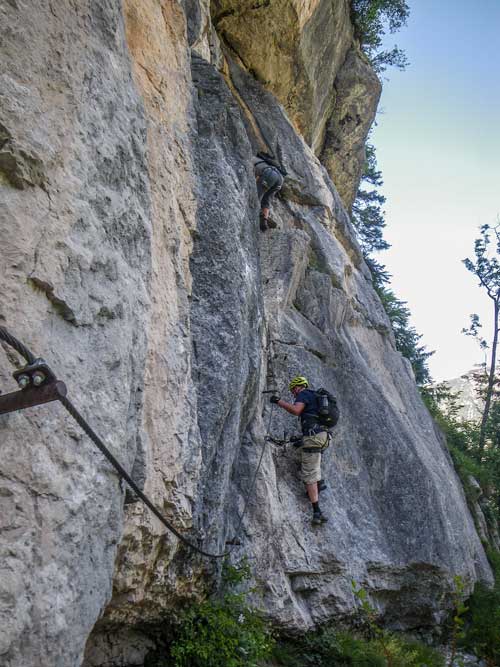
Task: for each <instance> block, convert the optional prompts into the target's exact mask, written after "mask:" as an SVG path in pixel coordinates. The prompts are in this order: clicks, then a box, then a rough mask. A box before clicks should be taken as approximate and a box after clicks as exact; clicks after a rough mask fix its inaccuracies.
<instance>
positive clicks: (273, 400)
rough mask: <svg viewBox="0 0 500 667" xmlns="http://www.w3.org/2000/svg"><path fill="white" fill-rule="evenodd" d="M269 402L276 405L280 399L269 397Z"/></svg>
mask: <svg viewBox="0 0 500 667" xmlns="http://www.w3.org/2000/svg"><path fill="white" fill-rule="evenodd" d="M269 400H270V401H271V403H277V402H278V401H279V400H280V397H279V396H271V398H270V399H269Z"/></svg>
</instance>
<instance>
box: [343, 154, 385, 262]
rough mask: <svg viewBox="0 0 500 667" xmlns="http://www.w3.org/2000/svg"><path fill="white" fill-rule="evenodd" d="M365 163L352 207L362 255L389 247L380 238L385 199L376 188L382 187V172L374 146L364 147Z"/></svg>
mask: <svg viewBox="0 0 500 667" xmlns="http://www.w3.org/2000/svg"><path fill="white" fill-rule="evenodd" d="M365 150H366V162H365V168H364V172H363V177H362V179H361V183H360V186H359V189H358V192H357V194H356V199H355V200H354V203H353V205H352V222H353V224H354V227H355V228H356V231H357V235H358V240H359V243H360V245H361V250H362V251H363V254H364V255H369V254H370V253H372V252H376V251H379V250H387V249H388V248H390V245H389V244H388V243H387V241H385V239H384V238H383V236H382V230H383V229H384V227H385V220H384V215H385V213H384V211H383V210H382V206H383V205H384V204H385V197H384V196H383V195H381V194H380V192H379V191H378V190H377V188H379V187H381V186H382V185H383V181H382V172H381V171H379V170H378V169H377V157H376V153H375V146H373V145H372V144H367V145H366V149H365Z"/></svg>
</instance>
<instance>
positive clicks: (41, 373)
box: [0, 326, 229, 558]
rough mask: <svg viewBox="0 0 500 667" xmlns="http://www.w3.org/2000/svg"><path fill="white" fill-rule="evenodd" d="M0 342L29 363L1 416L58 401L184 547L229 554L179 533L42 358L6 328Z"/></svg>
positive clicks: (1, 402) (2, 402) (0, 407)
mask: <svg viewBox="0 0 500 667" xmlns="http://www.w3.org/2000/svg"><path fill="white" fill-rule="evenodd" d="M0 340H3V341H4V342H5V343H7V345H10V347H12V348H14V350H16V352H18V353H19V354H20V355H21V356H22V357H24V359H26V361H27V362H28V365H27V366H24V367H23V368H21V369H19V370H17V371H15V372H14V373H13V377H14V378H15V379H16V381H17V383H18V385H19V387H20V389H19V391H16V392H13V393H11V394H5V395H1V394H0V415H2V414H7V413H9V412H14V411H17V410H24V409H25V408H29V407H33V406H35V405H42V404H44V403H48V402H50V401H59V402H60V403H62V405H63V406H64V407H65V408H66V410H67V411H68V412H69V414H70V415H71V416H72V417H73V419H74V420H75V421H76V422H77V423H78V425H79V426H80V427H81V428H82V429H83V430H84V431H85V433H86V434H87V435H88V436H89V438H90V439H91V440H92V441H93V442H94V444H95V445H96V446H97V448H98V449H99V450H100V451H101V452H102V454H104V456H105V457H106V458H107V459H108V461H109V462H110V463H111V465H112V466H113V467H114V469H115V470H116V471H117V473H118V475H119V477H120V481H121V480H123V481H125V482H126V483H127V484H128V486H129V487H130V488H131V489H132V491H133V492H134V493H135V494H136V495H137V496H138V498H140V499H141V500H142V502H143V503H144V504H145V505H146V507H148V508H149V509H150V510H151V512H153V514H154V515H155V516H156V517H157V518H158V519H159V520H160V521H161V523H162V524H163V525H164V526H165V527H166V528H167V529H168V530H169V531H170V532H171V533H173V534H174V535H175V536H176V537H177V538H178V539H179V540H180V541H181V542H182V543H183V544H185V545H186V546H187V547H189V548H190V549H193V550H194V551H197V552H198V553H199V554H201V555H202V556H207V557H208V558H224V557H226V556H228V555H229V552H228V551H225V552H223V553H219V554H214V553H210V552H208V551H204V550H203V549H200V548H199V547H197V546H196V545H195V544H193V543H192V542H190V541H189V540H187V539H186V538H185V537H184V536H183V535H182V534H181V533H179V531H178V530H177V529H176V528H175V527H174V526H173V525H172V524H171V523H170V521H169V520H168V519H166V518H165V517H164V516H163V515H162V514H161V512H159V510H158V509H156V507H155V506H154V505H153V503H152V502H151V500H150V499H149V498H148V497H147V496H146V495H145V494H144V493H143V492H142V491H141V489H140V488H139V487H138V486H137V484H136V483H135V482H134V480H133V479H132V478H131V477H130V475H129V474H128V473H127V471H126V470H125V469H124V468H123V466H122V465H121V464H120V463H119V462H118V461H117V460H116V458H115V457H114V456H113V454H112V453H111V452H110V451H109V449H108V448H107V447H106V445H105V444H104V442H103V441H102V440H101V438H100V437H99V436H98V435H97V433H95V431H94V430H93V429H92V428H91V426H90V425H89V424H88V422H87V421H86V420H85V419H84V417H83V416H82V415H81V414H80V413H79V412H78V410H77V409H76V407H75V406H74V405H73V403H72V402H71V401H70V400H69V399H68V398H67V396H66V394H67V390H66V385H65V384H64V382H61V381H60V380H58V379H57V378H56V376H55V374H54V373H53V372H52V371H51V370H50V368H49V366H48V365H47V364H46V363H45V361H44V360H43V359H37V358H35V356H34V354H32V352H30V350H28V348H27V347H26V346H25V345H23V344H22V343H21V342H20V341H19V340H17V338H15V337H14V336H12V335H11V334H10V333H9V332H8V331H7V329H5V327H2V326H0Z"/></svg>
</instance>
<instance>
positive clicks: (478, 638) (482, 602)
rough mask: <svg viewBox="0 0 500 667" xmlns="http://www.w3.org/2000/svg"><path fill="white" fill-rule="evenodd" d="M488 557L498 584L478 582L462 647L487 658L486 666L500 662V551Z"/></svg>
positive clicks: (467, 618)
mask: <svg viewBox="0 0 500 667" xmlns="http://www.w3.org/2000/svg"><path fill="white" fill-rule="evenodd" d="M488 558H489V560H490V563H491V565H492V568H493V570H494V573H495V586H494V588H493V589H489V588H487V587H486V586H484V585H483V584H481V583H478V584H476V587H475V589H474V593H473V594H472V596H471V597H470V598H469V600H468V602H467V605H468V609H469V613H468V616H467V617H466V625H465V632H464V638H463V639H462V641H461V644H462V646H463V647H464V648H465V649H466V650H468V651H471V652H472V653H474V655H476V656H477V657H478V658H481V659H482V660H484V661H485V663H486V665H487V667H497V666H498V665H500V553H499V552H498V551H493V550H489V551H488Z"/></svg>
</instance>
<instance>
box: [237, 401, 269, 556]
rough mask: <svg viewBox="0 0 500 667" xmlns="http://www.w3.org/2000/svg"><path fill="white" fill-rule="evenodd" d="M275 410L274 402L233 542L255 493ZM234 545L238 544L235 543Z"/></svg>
mask: <svg viewBox="0 0 500 667" xmlns="http://www.w3.org/2000/svg"><path fill="white" fill-rule="evenodd" d="M273 410H274V403H272V404H271V411H270V413H269V422H268V424H267V434H266V437H265V438H264V442H263V444H262V449H261V452H260V458H259V462H258V464H257V468H256V469H255V473H254V476H253V479H252V483H251V484H250V491H249V492H248V493H247V497H246V500H245V505H244V506H243V512H242V513H241V516H240V518H239V521H238V525H237V526H236V530H235V531H234V537H233V538H232V539H231V542H234V541H235V540H236V538H237V537H238V535H239V532H240V528H241V524H242V523H243V517H244V516H245V513H246V511H247V507H248V501H249V499H250V496H251V494H252V493H253V489H254V486H255V482H256V480H257V475H258V474H259V470H260V466H261V464H262V459H263V458H264V452H265V451H266V445H267V436H268V435H269V433H270V430H271V422H272V418H273ZM234 546H236V545H234Z"/></svg>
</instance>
